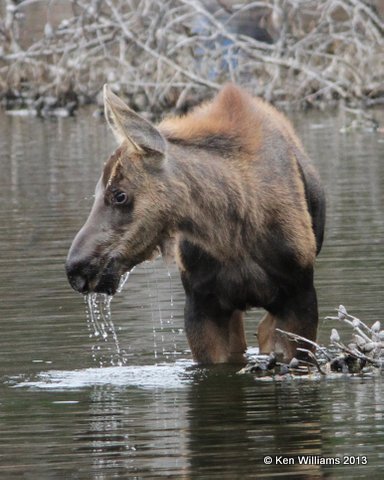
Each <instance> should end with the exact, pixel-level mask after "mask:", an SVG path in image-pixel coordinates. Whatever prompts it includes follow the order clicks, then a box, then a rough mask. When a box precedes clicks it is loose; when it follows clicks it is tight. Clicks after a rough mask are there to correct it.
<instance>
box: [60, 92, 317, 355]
mask: <svg viewBox="0 0 384 480" xmlns="http://www.w3.org/2000/svg"><path fill="white" fill-rule="evenodd" d="M105 99H106V116H107V118H108V121H109V124H110V126H111V128H112V129H113V131H114V133H115V134H116V136H117V137H118V138H120V139H122V140H123V141H122V144H121V145H120V147H119V149H118V150H117V151H116V152H115V153H114V154H113V155H112V156H111V157H110V159H109V160H108V162H107V163H106V165H105V168H104V172H103V175H102V179H101V181H100V182H99V190H100V193H99V195H97V196H96V200H95V206H94V208H93V210H92V212H91V215H90V218H89V219H88V222H87V223H86V225H85V226H84V227H83V229H82V231H81V232H80V233H79V235H78V237H79V238H80V240H76V239H75V241H74V246H73V247H72V251H71V252H70V255H69V260H68V265H69V266H68V267H67V269H68V271H69V277H70V281H71V278H72V285H73V286H74V288H76V286H78V285H80V284H81V285H83V284H84V282H83V280H84V278H82V280H81V281H80V280H79V277H82V276H83V275H84V273H83V272H84V271H86V265H89V263H90V261H91V259H92V264H95V262H98V265H99V267H98V271H97V273H96V274H94V278H90V277H89V278H87V279H86V280H87V283H86V284H87V285H88V289H93V290H98V291H106V290H108V289H112V290H113V288H114V285H115V283H116V279H118V277H119V275H120V274H121V273H122V272H123V271H126V270H127V269H129V268H131V267H132V266H134V265H136V264H137V263H140V262H141V261H143V260H145V259H146V258H148V257H149V256H150V255H151V254H152V252H153V250H155V249H156V247H157V246H160V247H161V248H162V249H163V251H165V250H166V249H167V250H169V244H170V242H172V245H173V244H174V245H175V255H176V258H177V262H178V265H179V268H180V272H181V277H182V281H183V285H184V288H185V292H186V308H185V327H186V334H187V337H188V340H189V344H190V346H191V350H192V353H193V356H194V358H195V359H196V360H197V361H199V362H201V363H218V362H227V361H240V360H241V359H242V355H243V352H244V350H245V348H246V342H245V338H244V330H243V319H242V317H243V315H242V312H244V311H245V310H246V309H248V308H250V307H263V308H265V309H266V310H267V312H268V313H267V315H266V317H265V319H264V320H263V322H262V323H261V325H260V327H259V343H260V347H261V350H262V351H264V352H267V351H271V350H275V351H282V352H283V353H284V354H285V355H286V356H287V357H292V356H293V355H295V353H296V352H295V350H296V346H294V345H291V344H289V343H287V341H286V340H285V339H284V338H281V337H279V336H278V335H276V332H275V328H276V327H279V328H281V329H285V330H289V331H292V332H294V333H297V334H300V335H303V336H306V337H308V338H310V339H313V340H314V339H315V337H316V329H317V321H318V317H317V300H316V292H315V290H314V287H313V266H314V262H315V257H316V254H317V253H318V252H319V251H320V249H321V245H322V241H323V232H324V219H325V202H324V194H323V190H322V188H321V185H320V182H319V179H318V176H317V174H316V172H315V170H314V168H313V166H312V165H311V164H310V162H309V160H308V158H307V156H306V154H305V152H304V149H303V147H302V145H301V143H300V141H299V140H298V138H297V137H296V135H295V133H294V131H293V128H292V126H291V125H290V123H289V122H288V120H287V119H286V118H285V117H284V116H283V115H282V114H281V113H279V112H278V111H277V110H275V109H274V108H273V107H271V106H270V105H268V104H266V103H265V102H263V101H262V100H260V99H255V98H253V97H251V96H250V95H248V94H247V93H246V92H244V91H243V90H241V89H240V88H238V87H236V86H234V85H227V86H226V87H224V88H223V89H222V91H221V92H220V93H219V94H218V96H217V97H216V98H214V99H213V101H211V102H207V103H205V104H204V105H202V106H200V107H198V108H196V109H195V110H193V111H192V112H191V113H189V114H188V115H186V116H184V117H175V118H169V119H166V120H164V121H163V122H162V123H160V125H159V126H158V127H155V126H153V125H151V124H150V123H149V122H147V121H146V120H144V119H142V118H141V117H139V116H138V115H137V114H135V113H134V112H132V111H131V110H130V109H129V108H128V107H127V106H126V105H125V104H124V103H123V102H122V101H121V100H120V99H118V98H117V97H116V96H115V95H114V94H112V92H108V91H107V92H106V96H105ZM116 191H123V192H126V194H127V197H129V198H128V199H127V203H126V205H125V206H118V207H117V206H116V205H114V195H115V192H116ZM128 200H129V201H128ZM100 224H102V225H103V232H104V233H103V234H101V233H100V231H99V232H98V233H97V232H96V233H95V225H100ZM96 230H97V229H96ZM106 232H107V234H106ZM84 238H87V241H88V247H87V249H85V248H81V247H82V245H83V244H84V240H81V239H84ZM89 245H91V246H90V247H89ZM92 245H93V246H92ZM167 246H168V247H167ZM71 263H72V265H75V266H74V267H73V268H72V267H71V266H70V264H71ZM106 272H107V273H108V275H109V276H108V275H106ZM107 279H108V282H109V283H108V282H107V281H106V280H107ZM111 279H112V280H111Z"/></svg>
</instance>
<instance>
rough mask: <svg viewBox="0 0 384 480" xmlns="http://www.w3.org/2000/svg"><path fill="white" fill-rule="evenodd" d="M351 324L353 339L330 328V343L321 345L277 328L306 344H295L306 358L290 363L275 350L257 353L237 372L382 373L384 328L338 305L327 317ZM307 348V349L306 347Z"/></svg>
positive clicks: (270, 374)
mask: <svg viewBox="0 0 384 480" xmlns="http://www.w3.org/2000/svg"><path fill="white" fill-rule="evenodd" d="M326 320H331V321H337V322H340V323H343V324H346V325H348V327H350V328H352V339H351V341H349V342H348V343H345V342H343V340H342V339H341V337H340V334H339V332H338V331H337V330H336V329H335V328H332V330H331V334H330V345H329V346H328V347H323V346H321V345H318V344H317V343H315V342H313V341H311V340H308V339H306V338H304V337H301V336H300V335H296V334H294V333H290V332H286V331H284V330H280V329H276V331H277V332H278V333H279V334H280V335H283V336H285V337H286V338H288V339H289V340H290V341H292V342H300V343H301V344H303V343H304V344H307V345H308V348H307V349H306V348H297V350H298V351H299V352H300V353H301V354H304V356H305V357H306V360H302V359H301V360H298V359H297V358H293V359H292V360H291V362H290V363H289V364H287V363H284V362H282V361H279V359H278V357H277V356H276V355H274V354H271V355H268V356H267V355H257V356H256V358H254V359H252V360H251V361H250V363H249V364H248V365H247V366H246V367H244V368H243V369H242V370H240V372H239V373H252V374H255V375H256V376H258V377H262V378H269V379H271V378H278V379H279V378H283V377H285V376H288V377H289V378H290V377H296V376H303V375H304V376H308V375H313V374H315V376H316V375H318V374H320V375H329V374H336V373H343V374H352V375H353V374H359V375H373V374H375V373H381V372H382V371H383V366H384V355H383V352H384V330H382V329H381V323H380V322H379V321H376V322H375V323H374V324H373V325H372V326H371V327H369V326H368V325H367V324H366V323H364V322H363V321H361V320H360V319H358V318H357V317H354V316H353V315H350V314H349V313H348V312H347V310H346V309H345V307H344V306H343V305H340V306H339V308H338V311H337V316H331V317H326ZM309 348H310V349H309Z"/></svg>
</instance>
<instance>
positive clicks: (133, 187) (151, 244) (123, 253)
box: [66, 85, 170, 295]
mask: <svg viewBox="0 0 384 480" xmlns="http://www.w3.org/2000/svg"><path fill="white" fill-rule="evenodd" d="M104 105H105V117H106V119H107V122H108V125H109V127H110V128H111V130H112V132H113V133H114V135H115V137H116V138H117V140H118V142H119V147H118V148H117V149H116V151H115V152H114V153H113V154H112V155H111V156H110V158H109V159H108V161H107V162H106V163H105V166H104V169H103V172H102V175H101V177H100V179H99V181H98V183H97V185H96V190H95V200H94V204H93V207H92V210H91V212H90V214H89V217H88V219H87V221H86V222H85V224H84V226H83V227H82V228H81V230H80V231H79V232H78V234H77V235H76V237H75V239H74V240H73V243H72V246H71V248H70V251H69V253H68V257H67V261H66V271H67V275H68V279H69V282H70V284H71V286H72V287H73V288H74V289H75V290H77V291H78V292H80V293H83V294H85V293H88V292H100V293H107V294H110V295H112V294H114V293H115V292H116V289H117V287H118V284H119V280H120V277H121V275H122V274H124V273H125V272H127V271H129V270H131V269H132V268H133V267H134V266H135V265H137V264H138V263H141V262H142V261H144V260H147V259H149V258H151V257H152V256H153V254H154V252H156V251H158V247H159V246H161V243H162V241H163V239H164V236H165V233H164V232H165V231H166V230H167V226H168V225H167V218H168V217H169V215H168V210H169V208H170V207H169V204H168V202H167V198H166V195H165V192H166V183H167V144H166V141H165V139H164V137H163V136H162V134H161V133H160V132H159V130H157V129H156V128H155V127H154V126H153V125H152V124H151V123H150V122H148V121H147V120H145V119H144V118H142V117H141V116H139V115H138V114H137V113H135V112H134V111H132V110H131V109H130V108H129V107H128V106H127V105H126V104H125V103H124V102H123V101H122V100H121V99H120V98H119V97H117V96H116V95H115V94H114V93H113V92H112V91H111V90H110V88H109V87H108V86H107V85H105V86H104Z"/></svg>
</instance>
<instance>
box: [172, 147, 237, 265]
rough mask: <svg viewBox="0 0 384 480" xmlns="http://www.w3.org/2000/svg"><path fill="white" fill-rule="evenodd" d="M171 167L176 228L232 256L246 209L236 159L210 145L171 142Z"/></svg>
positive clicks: (205, 246) (219, 253) (225, 256)
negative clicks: (201, 146) (191, 145)
mask: <svg viewBox="0 0 384 480" xmlns="http://www.w3.org/2000/svg"><path fill="white" fill-rule="evenodd" d="M168 168H169V180H170V185H169V192H170V195H171V198H170V204H171V205H170V212H171V213H170V214H171V216H172V222H171V223H172V225H173V229H174V230H175V232H179V233H181V234H182V235H183V236H184V237H185V238H186V239H188V240H190V241H193V242H194V243H196V244H198V245H199V246H201V247H202V248H203V249H205V250H206V251H208V252H211V251H212V253H213V251H214V253H215V256H216V257H218V256H219V257H221V258H223V259H228V258H230V256H231V254H232V252H233V247H234V245H235V244H236V242H238V241H240V240H241V232H240V231H239V219H242V218H244V211H245V207H244V197H243V195H244V194H243V193H242V191H241V189H240V187H239V182H238V181H237V176H238V172H236V170H235V169H234V168H233V165H232V162H231V161H230V160H229V159H228V158H223V157H220V156H218V155H217V154H216V153H211V151H209V150H208V149H203V148H196V147H190V146H182V145H177V144H172V143H170V144H169V157H168Z"/></svg>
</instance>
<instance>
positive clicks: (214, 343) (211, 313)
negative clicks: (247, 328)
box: [185, 295, 247, 364]
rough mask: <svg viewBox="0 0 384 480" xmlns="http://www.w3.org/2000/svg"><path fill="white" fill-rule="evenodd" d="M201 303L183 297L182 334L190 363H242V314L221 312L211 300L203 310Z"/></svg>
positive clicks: (243, 347)
mask: <svg viewBox="0 0 384 480" xmlns="http://www.w3.org/2000/svg"><path fill="white" fill-rule="evenodd" d="M204 303H205V302H202V303H200V302H199V301H198V299H197V298H196V297H195V296H192V295H187V299H186V304H185V331H186V335H187V339H188V343H189V346H190V348H191V351H192V356H193V358H194V360H195V361H197V362H198V363H202V364H214V363H244V362H245V361H244V353H245V350H246V348H247V345H246V341H245V334H244V323H243V313H242V312H241V311H240V310H234V311H224V310H221V309H220V308H219V307H218V306H217V305H214V303H215V301H214V300H213V301H212V302H210V305H209V306H206V307H205V306H204Z"/></svg>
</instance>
